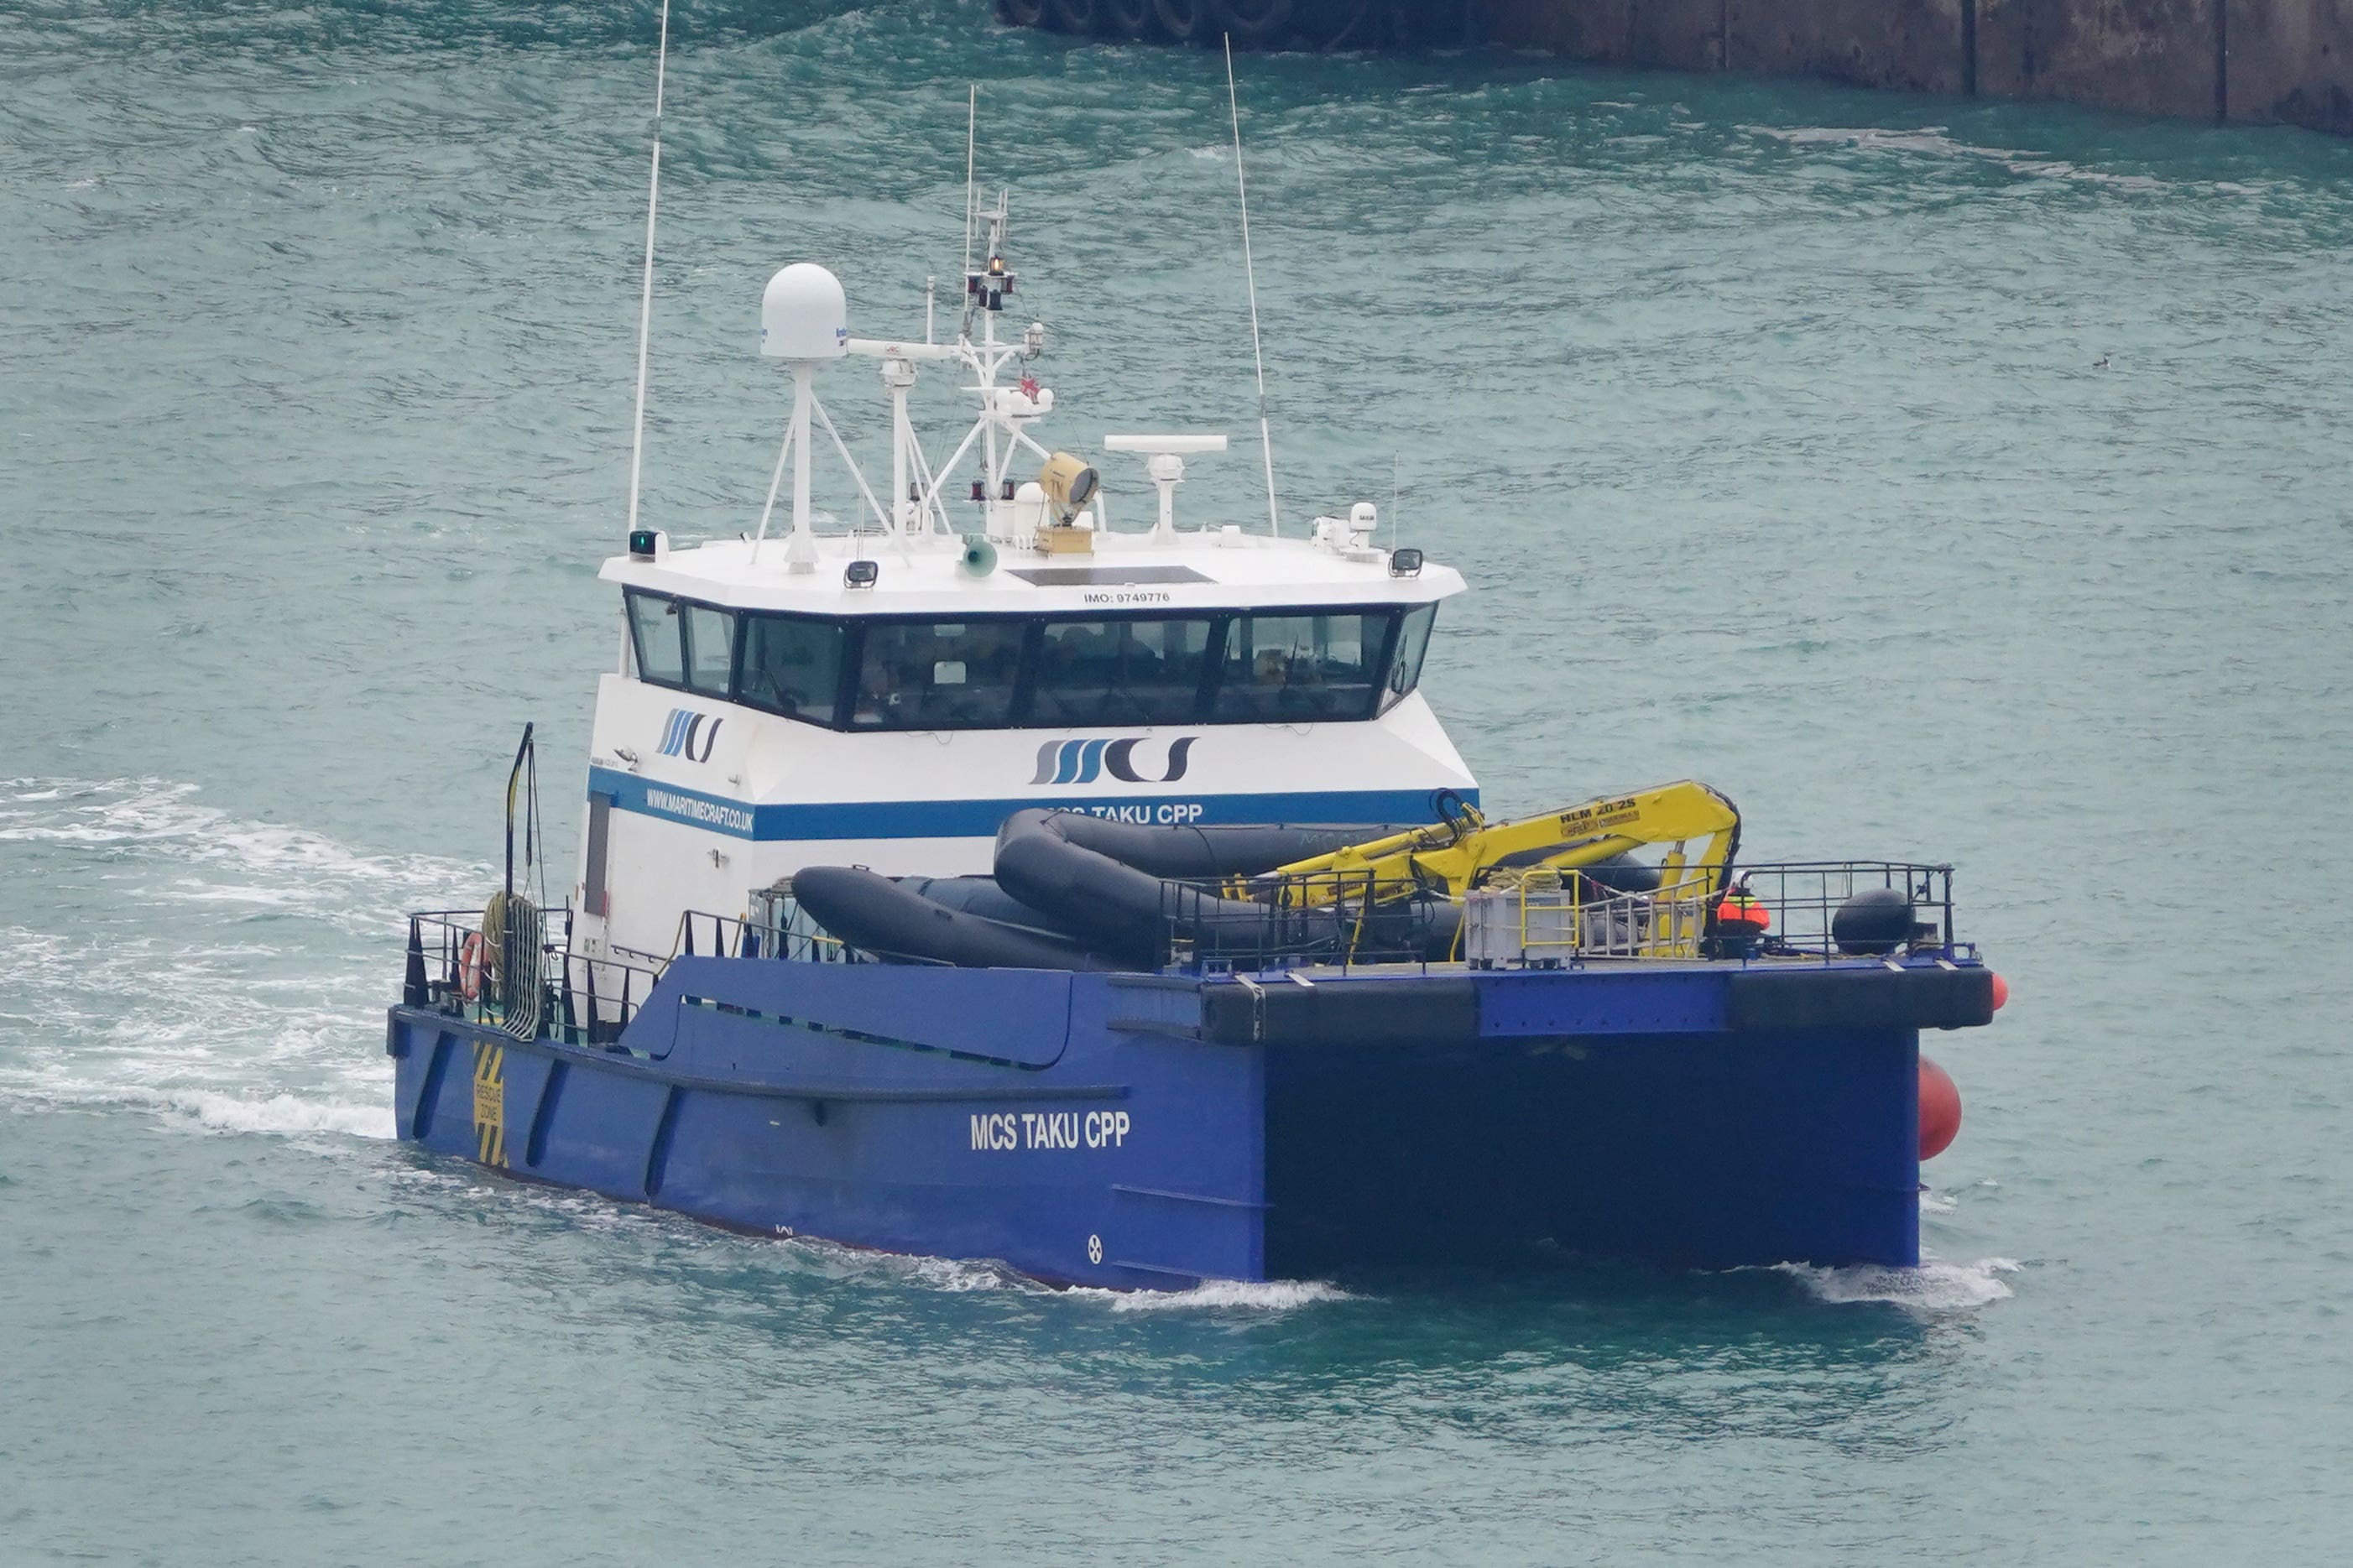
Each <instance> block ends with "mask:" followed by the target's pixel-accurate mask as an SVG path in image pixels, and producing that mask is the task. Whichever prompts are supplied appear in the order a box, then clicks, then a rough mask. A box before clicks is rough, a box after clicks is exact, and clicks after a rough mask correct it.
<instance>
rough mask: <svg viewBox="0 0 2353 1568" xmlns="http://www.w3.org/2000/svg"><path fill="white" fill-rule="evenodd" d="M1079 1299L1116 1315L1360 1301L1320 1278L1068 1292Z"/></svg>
mask: <svg viewBox="0 0 2353 1568" xmlns="http://www.w3.org/2000/svg"><path fill="white" fill-rule="evenodd" d="M1064 1294H1066V1295H1068V1296H1070V1297H1071V1298H1072V1299H1074V1300H1099V1301H1101V1302H1103V1304H1104V1305H1105V1306H1107V1307H1109V1308H1110V1309H1111V1310H1113V1311H1114V1312H1202V1311H1213V1312H1256V1313H1262V1314H1268V1315H1272V1314H1276V1313H1282V1312H1295V1311H1298V1310H1300V1309H1301V1308H1303V1307H1320V1306H1324V1305H1325V1304H1326V1303H1329V1302H1333V1301H1353V1300H1356V1299H1357V1298H1356V1297H1355V1296H1353V1295H1351V1294H1350V1293H1349V1292H1347V1291H1345V1290H1343V1289H1340V1288H1339V1287H1338V1286H1336V1285H1327V1284H1324V1282H1323V1281H1321V1280H1316V1279H1266V1280H1244V1279H1209V1280H1205V1281H1203V1282H1202V1283H1201V1284H1198V1285H1196V1286H1194V1287H1193V1288H1192V1289H1189V1290H1098V1289H1092V1288H1090V1287H1085V1286H1081V1287H1077V1288H1074V1289H1071V1290H1068V1291H1066V1292H1064Z"/></svg>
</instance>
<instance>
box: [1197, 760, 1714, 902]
mask: <svg viewBox="0 0 2353 1568" xmlns="http://www.w3.org/2000/svg"><path fill="white" fill-rule="evenodd" d="M1445 818H1446V819H1445V820H1444V821H1442V822H1437V823H1433V824H1431V825H1430V826H1428V827H1417V828H1413V829H1411V830H1410V831H1408V832H1405V833H1398V834H1394V835H1392V836H1390V837H1387V838H1376V839H1374V840H1372V841H1371V842H1369V843H1366V844H1352V845H1350V846H1348V847H1346V848H1345V849H1336V850H1334V851H1333V852H1332V853H1330V854H1328V855H1319V856H1316V857H1315V858H1314V859H1311V860H1298V861H1293V863H1292V864H1290V865H1288V866H1282V867H1279V868H1276V869H1275V870H1273V871H1271V872H1270V873H1268V874H1267V875H1266V876H1265V877H1262V878H1253V879H1248V880H1245V881H1240V882H1237V883H1236V884H1235V885H1234V886H1233V887H1232V889H1230V891H1231V892H1232V894H1233V895H1234V896H1236V897H1240V898H1249V897H1252V896H1253V895H1256V896H1261V897H1262V896H1264V894H1265V893H1266V892H1267V891H1269V890H1271V889H1270V885H1271V884H1273V885H1280V886H1281V887H1282V889H1283V892H1284V895H1285V901H1286V902H1293V903H1306V904H1311V905H1312V904H1324V903H1333V902H1336V901H1337V900H1339V899H1341V898H1342V897H1344V896H1346V895H1347V894H1349V893H1355V894H1356V895H1358V896H1361V895H1362V893H1363V892H1364V890H1365V889H1366V887H1367V885H1368V884H1369V885H1370V887H1371V888H1372V889H1373V897H1374V899H1375V900H1387V899H1392V898H1406V897H1409V896H1410V895H1412V894H1414V893H1416V892H1423V891H1427V892H1432V893H1440V894H1443V895H1444V896H1446V897H1447V898H1450V899H1460V898H1461V897H1462V895H1463V894H1465V893H1467V892H1469V891H1471V890H1472V889H1474V888H1477V887H1479V886H1481V885H1482V884H1483V883H1485V882H1486V881H1487V880H1488V879H1490V878H1492V877H1493V876H1494V874H1495V873H1496V872H1498V871H1504V870H1522V869H1526V868H1531V867H1537V866H1544V867H1550V868H1554V869H1556V870H1569V869H1572V868H1577V867H1581V866H1591V865H1594V864H1595V863H1597V862H1599V861H1602V860H1607V859H1609V858H1611V857H1612V856H1616V855H1623V854H1625V853H1627V852H1628V851H1629V850H1632V849H1639V848H1641V847H1645V846H1647V845H1657V844H1664V845H1667V846H1668V847H1669V848H1668V851H1667V856H1666V858H1665V859H1664V860H1663V861H1662V862H1661V863H1660V865H1659V868H1658V870H1659V876H1660V885H1661V886H1662V887H1663V888H1672V889H1689V887H1690V883H1691V882H1692V881H1693V880H1694V879H1697V880H1704V882H1705V883H1706V886H1705V888H1704V889H1697V890H1701V891H1704V893H1705V894H1706V895H1707V896H1709V897H1713V896H1714V895H1715V894H1716V893H1718V892H1721V891H1722V890H1723V889H1724V887H1725V879H1726V878H1727V877H1728V876H1729V874H1730V871H1731V868H1732V858H1733V856H1734V855H1735V854H1736V853H1737V852H1738V850H1739V847H1740V812H1739V809H1738V808H1737V807H1736V806H1735V805H1733V804H1732V802H1730V801H1729V800H1726V799H1725V797H1724V796H1723V795H1718V794H1717V793H1716V792H1715V790H1712V789H1710V788H1709V787H1708V786H1707V785H1705V784H1701V783H1699V782H1698V781H1696V780H1694V779H1680V780H1678V781H1676V782H1675V783H1673V784H1661V785H1659V786H1658V787H1657V788H1655V789H1645V790H1636V791H1634V792H1633V793H1632V794H1630V795H1603V796H1600V797H1599V798H1598V799H1595V800H1588V801H1587V802H1585V803H1584V804H1583V805H1572V806H1570V807H1568V808H1567V809H1566V810H1564V811H1555V812H1546V813H1545V814H1544V815H1542V816H1524V817H1521V818H1520V819H1519V820H1517V821H1515V822H1502V823H1493V824H1490V823H1489V822H1488V821H1487V820H1486V819H1485V818H1484V817H1482V816H1480V815H1479V812H1478V810H1477V809H1476V808H1475V807H1473V806H1471V805H1464V804H1463V803H1461V801H1459V800H1458V801H1455V802H1453V804H1452V805H1451V807H1448V808H1445ZM1694 841H1697V842H1698V844H1699V853H1698V854H1697V856H1696V857H1694V856H1693V855H1691V854H1690V853H1688V851H1689V850H1690V848H1691V847H1692V846H1693V844H1694ZM1687 872H1688V873H1689V875H1686V873H1687Z"/></svg>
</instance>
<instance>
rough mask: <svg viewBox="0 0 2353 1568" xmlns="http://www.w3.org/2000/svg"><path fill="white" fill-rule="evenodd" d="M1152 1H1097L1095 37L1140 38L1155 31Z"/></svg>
mask: <svg viewBox="0 0 2353 1568" xmlns="http://www.w3.org/2000/svg"><path fill="white" fill-rule="evenodd" d="M1155 26H1156V24H1155V22H1154V20H1153V16H1152V0H1095V37H1099V38H1140V37H1144V36H1145V34H1146V33H1148V32H1152V31H1154V30H1155Z"/></svg>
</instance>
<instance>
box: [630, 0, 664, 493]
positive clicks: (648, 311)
mask: <svg viewBox="0 0 2353 1568" xmlns="http://www.w3.org/2000/svg"><path fill="white" fill-rule="evenodd" d="M669 71H670V0H662V8H661V45H660V47H659V49H658V50H657V51H656V53H655V55H654V167H653V174H652V176H651V178H650V179H649V181H648V183H647V185H646V276H645V285H644V287H643V289H641V290H640V291H639V293H638V414H637V419H636V421H635V424H634V426H633V428H632V430H631V432H630V436H629V531H631V532H632V533H634V532H636V531H637V527H638V473H639V472H640V471H641V470H642V469H643V468H644V466H645V458H646V342H647V339H648V337H649V335H650V334H651V332H652V331H653V323H654V209H655V207H656V206H658V205H660V202H661V116H662V88H663V85H664V79H665V78H666V77H667V76H668V75H669Z"/></svg>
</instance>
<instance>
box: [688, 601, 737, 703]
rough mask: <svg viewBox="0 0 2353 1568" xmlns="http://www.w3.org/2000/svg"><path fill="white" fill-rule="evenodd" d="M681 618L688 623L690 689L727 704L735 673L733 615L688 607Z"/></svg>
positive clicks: (703, 607) (701, 607) (701, 606)
mask: <svg viewBox="0 0 2353 1568" xmlns="http://www.w3.org/2000/svg"><path fill="white" fill-rule="evenodd" d="M681 619H682V620H684V621H685V623H686V685H687V688H688V689H690V690H692V691H699V692H701V693H702V695H704V696H705V697H716V698H718V699H720V700H722V701H724V700H726V697H727V691H728V685H729V682H730V680H731V679H732V678H733V675H734V673H735V616H734V613H733V611H730V610H714V609H712V607H711V606H710V605H687V606H685V614H684V615H683V616H681Z"/></svg>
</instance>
